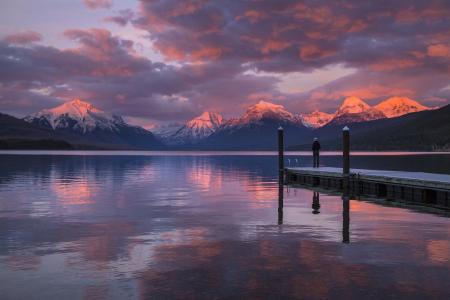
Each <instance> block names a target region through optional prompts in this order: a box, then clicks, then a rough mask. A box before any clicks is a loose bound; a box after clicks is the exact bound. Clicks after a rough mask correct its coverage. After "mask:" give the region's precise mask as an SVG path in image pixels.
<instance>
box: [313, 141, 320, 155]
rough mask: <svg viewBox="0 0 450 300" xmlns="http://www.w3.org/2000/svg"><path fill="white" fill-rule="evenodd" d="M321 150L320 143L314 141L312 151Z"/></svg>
mask: <svg viewBox="0 0 450 300" xmlns="http://www.w3.org/2000/svg"><path fill="white" fill-rule="evenodd" d="M319 150H320V143H319V141H314V143H313V144H312V151H314V152H316V151H319Z"/></svg>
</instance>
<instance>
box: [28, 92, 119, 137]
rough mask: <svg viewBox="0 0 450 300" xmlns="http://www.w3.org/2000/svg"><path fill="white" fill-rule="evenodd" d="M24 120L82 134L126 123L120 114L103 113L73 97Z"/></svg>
mask: <svg viewBox="0 0 450 300" xmlns="http://www.w3.org/2000/svg"><path fill="white" fill-rule="evenodd" d="M25 121H27V122H30V123H37V124H39V125H43V126H49V127H51V128H53V129H71V130H74V131H78V132H80V133H83V134H85V133H87V132H91V131H93V130H95V129H102V130H111V131H113V130H117V128H118V127H120V126H126V125H127V124H126V123H125V121H124V120H123V119H122V118H121V117H120V116H116V115H112V114H108V113H105V112H104V111H101V110H99V109H97V108H95V107H94V106H93V105H92V104H90V103H87V102H85V101H82V100H80V99H74V100H72V101H69V102H66V103H63V104H61V105H59V106H57V107H55V108H51V109H44V110H41V111H40V112H38V113H36V114H33V115H30V116H28V117H26V118H25Z"/></svg>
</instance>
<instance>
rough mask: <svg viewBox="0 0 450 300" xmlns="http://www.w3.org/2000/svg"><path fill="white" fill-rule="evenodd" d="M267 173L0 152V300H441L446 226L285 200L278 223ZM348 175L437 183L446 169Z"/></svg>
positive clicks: (448, 243)
mask: <svg viewBox="0 0 450 300" xmlns="http://www.w3.org/2000/svg"><path fill="white" fill-rule="evenodd" d="M67 154H69V155H67ZM93 154H96V155H93ZM99 154H100V155H99ZM119 154H122V155H119ZM300 154H301V153H297V154H292V155H291V156H290V157H288V158H289V159H290V160H291V161H290V163H291V164H292V165H294V164H297V165H309V164H310V163H311V160H310V158H309V157H304V156H301V155H300ZM296 159H297V160H296ZM321 163H322V164H324V165H327V166H338V165H340V158H339V157H338V156H333V155H329V156H324V157H323V158H322V160H321ZM276 167H277V158H276V156H273V155H267V153H260V152H258V153H228V154H227V153H212V154H209V153H171V155H164V154H163V153H149V152H139V153H136V152H123V153H120V152H101V153H92V152H47V153H44V152H21V153H19V154H18V153H17V152H16V154H15V155H10V154H6V153H5V152H3V153H2V154H0V298H1V299H223V298H244V299H294V298H297V299H330V298H339V299H426V298H430V299H450V219H449V218H448V217H446V216H445V215H439V214H430V213H425V212H421V211H418V210H411V209H409V208H404V207H403V208H400V207H391V206H383V205H381V204H379V203H373V202H367V201H359V200H351V201H350V207H349V213H348V214H347V213H346V209H345V207H344V206H343V202H342V200H341V197H340V196H339V195H327V194H323V193H321V194H319V195H318V197H317V195H316V197H314V192H313V191H311V190H307V189H293V188H289V189H288V188H286V187H285V188H284V190H283V192H284V210H283V215H282V218H281V219H280V216H279V214H278V197H279V189H278V184H277V170H276ZM352 167H355V168H356V167H358V168H371V169H390V170H396V169H397V170H410V171H425V172H436V173H449V172H450V155H448V154H437V155H429V154H422V155H410V154H407V153H403V154H396V155H392V154H387V153H385V154H384V155H367V154H366V155H358V156H354V157H352ZM279 223H282V224H279Z"/></svg>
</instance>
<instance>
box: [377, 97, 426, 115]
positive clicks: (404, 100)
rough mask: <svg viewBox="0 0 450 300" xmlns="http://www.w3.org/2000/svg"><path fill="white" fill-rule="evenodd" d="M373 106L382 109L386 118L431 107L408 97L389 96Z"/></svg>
mask: <svg viewBox="0 0 450 300" xmlns="http://www.w3.org/2000/svg"><path fill="white" fill-rule="evenodd" d="M375 108H376V109H378V110H380V111H382V112H383V113H384V115H385V116H386V117H388V118H395V117H399V116H402V115H406V114H409V113H413V112H419V111H423V110H429V109H431V108H430V107H427V106H424V105H422V104H420V103H419V102H417V101H415V100H412V99H410V98H408V97H390V98H388V99H386V100H384V101H383V102H381V103H379V104H378V105H376V106H375Z"/></svg>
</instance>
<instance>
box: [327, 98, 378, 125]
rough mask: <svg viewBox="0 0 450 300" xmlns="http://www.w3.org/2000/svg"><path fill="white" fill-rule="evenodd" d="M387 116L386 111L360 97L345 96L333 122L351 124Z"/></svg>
mask: <svg viewBox="0 0 450 300" xmlns="http://www.w3.org/2000/svg"><path fill="white" fill-rule="evenodd" d="M383 118H386V116H385V115H384V113H383V112H382V111H380V110H378V109H376V108H374V107H372V106H370V105H369V104H367V103H365V102H364V101H363V100H361V99H360V98H358V97H347V98H345V100H344V102H343V103H342V105H341V106H340V107H339V109H338V110H337V111H336V113H335V115H334V117H333V119H332V120H331V121H330V123H331V124H336V125H337V124H339V125H340V124H349V123H356V122H365V121H372V120H378V119H383Z"/></svg>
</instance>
